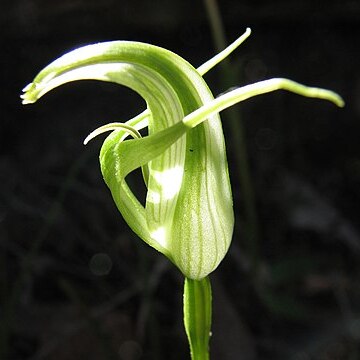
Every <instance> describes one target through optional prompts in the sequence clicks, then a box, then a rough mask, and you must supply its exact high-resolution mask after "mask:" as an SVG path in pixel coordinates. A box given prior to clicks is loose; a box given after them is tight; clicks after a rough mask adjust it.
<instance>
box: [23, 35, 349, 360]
mask: <svg viewBox="0 0 360 360" xmlns="http://www.w3.org/2000/svg"><path fill="white" fill-rule="evenodd" d="M249 35H250V29H247V30H246V32H245V33H244V34H243V35H242V36H241V37H239V38H238V39H237V40H236V41H235V42H234V43H233V44H231V45H230V46H229V47H227V48H226V49H225V50H223V51H222V52H221V53H219V54H218V55H216V56H215V57H213V58H212V59H210V60H209V61H207V62H206V63H204V64H203V65H202V66H200V67H199V68H197V69H195V68H194V67H193V66H192V65H190V64H189V63H188V62H187V61H186V60H184V59H183V58H181V57H180V56H178V55H176V54H174V53H173V52H171V51H168V50H165V49H163V48H160V47H157V46H153V45H149V44H144V43H139V42H129V41H112V42H105V43H99V44H94V45H89V46H85V47H82V48H79V49H77V50H74V51H71V52H69V53H67V54H65V55H63V56H62V57H60V58H59V59H57V60H55V61H54V62H52V63H51V64H49V65H48V66H47V67H45V68H44V69H43V70H42V71H41V72H40V73H39V74H38V75H37V76H36V77H35V79H34V81H33V82H32V83H31V84H29V85H28V86H26V87H25V89H24V94H23V95H22V99H23V103H24V104H29V103H33V102H35V101H37V100H38V99H39V98H40V97H42V96H43V95H44V94H46V93H47V92H48V91H50V90H52V89H54V88H56V87H58V86H60V85H62V84H65V83H68V82H71V81H76V80H85V79H95V80H101V81H109V82H114V83H118V84H120V85H124V86H127V87H129V88H131V89H133V90H134V91H135V92H137V93H138V94H139V95H140V96H141V97H142V98H143V99H144V100H145V101H146V104H147V109H146V110H144V111H143V112H141V113H140V114H139V115H137V116H135V117H134V118H132V119H130V120H128V121H126V122H121V123H110V124H107V125H104V126H101V127H100V128H98V129H96V130H95V131H93V132H92V133H91V134H90V135H89V136H88V137H87V138H86V139H85V143H87V142H88V141H89V140H91V139H92V138H94V137H95V136H97V135H99V134H102V133H104V132H106V131H111V134H110V135H109V136H108V137H107V138H106V139H105V141H104V143H103V145H102V148H101V151H100V165H101V171H102V174H103V177H104V180H105V182H106V184H107V186H108V187H109V189H110V191H111V194H112V197H113V199H114V201H115V203H116V205H117V207H118V209H119V211H120V213H121V214H122V216H123V218H124V219H125V221H126V222H127V223H128V225H129V226H130V228H131V229H132V230H133V231H134V232H135V233H136V234H137V235H138V236H139V237H140V238H141V239H142V240H144V241H145V242H146V243H147V244H149V245H150V246H152V247H153V248H155V249H156V250H158V251H159V252H161V253H162V254H164V255H165V256H166V257H167V258H168V259H169V260H170V261H171V262H172V263H174V264H175V265H176V266H177V267H178V268H179V269H180V271H181V272H182V273H183V275H184V276H185V287H184V324H185V330H186V333H187V336H188V339H189V343H190V350H191V356H192V359H193V360H195V359H196V360H202V359H204V360H205V359H209V352H208V343H209V336H210V326H211V287H210V281H209V277H208V275H209V274H210V273H211V272H213V271H214V270H215V269H216V268H217V266H218V265H219V264H220V262H221V261H222V260H223V258H224V256H225V255H226V253H227V251H228V249H229V246H230V243H231V238H232V234H233V227H234V213H233V202H232V195H231V187H230V181H229V174H228V166H227V160H226V151H225V142H224V135H223V131H222V126H221V121H220V117H219V112H220V111H222V110H224V109H226V108H228V107H230V106H232V105H234V104H236V103H239V102H241V101H243V100H246V99H248V98H250V97H253V96H256V95H260V94H264V93H267V92H271V91H274V90H278V89H284V90H288V91H291V92H294V93H297V94H300V95H303V96H307V97H314V98H321V99H326V100H329V101H332V102H333V103H335V104H336V105H338V106H343V105H344V103H343V100H342V99H341V97H340V96H339V95H337V94H336V93H334V92H332V91H329V90H324V89H319V88H313V87H307V86H304V85H301V84H298V83H296V82H294V81H291V80H288V79H282V78H276V79H270V80H265V81H260V82H257V83H254V84H251V85H246V86H243V87H239V88H237V89H235V90H231V91H229V92H226V93H224V94H223V95H220V96H219V97H217V98H214V97H213V95H212V93H211V91H210V90H209V88H208V86H207V84H206V82H205V80H204V79H203V75H204V74H205V73H206V72H207V71H209V70H210V69H211V68H212V67H214V66H215V65H216V64H218V63H219V62H220V61H221V60H223V59H224V58H225V57H227V56H228V55H229V54H230V53H231V52H232V51H233V50H234V49H236V48H237V47H238V46H239V45H240V44H241V43H242V42H243V41H244V40H245V39H246V38H247V37H248V36H249ZM144 128H147V129H148V135H147V136H144V137H142V136H141V134H140V132H139V131H140V130H141V129H144ZM128 136H131V137H132V139H127V137H128ZM125 140H126V141H125ZM140 167H141V169H142V172H143V178H144V182H145V185H146V187H147V195H146V202H145V206H144V205H142V204H141V202H140V201H139V200H138V199H137V197H136V196H135V195H134V193H133V192H132V190H131V189H130V187H129V186H128V184H127V182H126V176H127V175H128V174H129V173H131V172H132V171H134V170H135V169H137V168H140Z"/></svg>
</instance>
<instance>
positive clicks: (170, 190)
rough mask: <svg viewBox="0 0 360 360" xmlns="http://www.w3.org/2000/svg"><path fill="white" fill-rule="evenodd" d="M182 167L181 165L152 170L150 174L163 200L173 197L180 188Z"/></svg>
mask: <svg viewBox="0 0 360 360" xmlns="http://www.w3.org/2000/svg"><path fill="white" fill-rule="evenodd" d="M183 173H184V169H183V167H181V166H175V167H173V168H169V169H164V170H162V171H153V172H152V175H153V177H154V178H155V180H156V182H157V183H158V185H159V186H160V188H161V191H162V194H161V198H162V199H164V200H170V199H173V198H174V197H175V196H176V195H177V194H178V193H179V190H180V187H181V183H182V178H183ZM153 195H155V194H153Z"/></svg>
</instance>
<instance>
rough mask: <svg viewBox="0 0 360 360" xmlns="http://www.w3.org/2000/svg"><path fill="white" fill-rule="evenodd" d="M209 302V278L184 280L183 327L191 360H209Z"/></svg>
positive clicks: (210, 298)
mask: <svg viewBox="0 0 360 360" xmlns="http://www.w3.org/2000/svg"><path fill="white" fill-rule="evenodd" d="M211 300H212V297H211V284H210V279H209V277H206V278H204V279H202V280H193V279H189V278H185V286H184V325H185V331H186V335H187V337H188V341H189V345H190V352H191V359H192V360H209V359H210V356H209V339H210V329H211Z"/></svg>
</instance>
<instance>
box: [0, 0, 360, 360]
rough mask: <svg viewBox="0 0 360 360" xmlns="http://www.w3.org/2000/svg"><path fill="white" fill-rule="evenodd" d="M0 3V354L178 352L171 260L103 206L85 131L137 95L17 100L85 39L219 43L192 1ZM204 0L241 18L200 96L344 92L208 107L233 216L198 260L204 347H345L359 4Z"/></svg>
mask: <svg viewBox="0 0 360 360" xmlns="http://www.w3.org/2000/svg"><path fill="white" fill-rule="evenodd" d="M0 4H1V11H0V26H1V27H0V29H1V33H0V49H1V50H0V51H1V56H0V61H1V68H0V73H1V80H2V88H1V110H0V111H1V120H0V359H4V360H22V359H24V360H28V359H29V360H30V359H31V360H40V359H49V360H72V359H77V360H81V359H87V360H97V359H103V360H105V359H111V360H113V359H125V360H133V359H151V360H153V359H157V360H160V359H174V360H175V359H187V358H189V355H188V347H187V342H186V339H185V336H184V331H183V325H182V286H183V279H182V277H181V275H180V274H179V273H178V271H177V270H176V269H174V268H173V267H172V266H170V265H169V264H168V262H167V261H166V260H165V259H164V258H163V257H162V256H161V255H159V254H157V253H155V251H153V250H152V249H150V248H149V247H147V246H145V245H144V244H143V243H142V242H141V240H139V239H138V238H136V236H135V235H134V234H133V233H132V232H130V231H129V229H128V227H127V225H126V224H125V223H124V221H123V220H122V218H121V216H120V214H119V213H118V212H117V210H116V208H115V206H114V204H113V202H112V199H111V196H110V194H109V191H108V189H107V188H106V186H105V184H104V183H103V181H102V178H101V174H100V170H99V166H98V152H99V148H100V146H101V142H102V139H96V140H94V141H93V142H92V143H90V144H89V145H88V146H87V147H84V146H83V145H82V140H83V139H84V137H85V136H86V135H87V134H88V133H89V132H90V131H91V130H93V129H95V128H96V127H98V126H99V125H102V124H105V123H107V122H112V121H122V120H127V119H129V118H130V117H132V116H134V115H135V114H137V113H139V112H140V111H142V110H143V109H144V103H143V101H142V100H141V99H139V97H138V96H137V95H136V94H134V93H132V92H131V91H129V90H127V89H125V88H122V87H119V86H115V85H113V84H105V83H96V82H91V81H87V82H79V83H73V84H70V85H66V86H63V87H61V88H59V89H57V90H56V91H53V92H51V93H50V94H49V95H47V96H46V97H44V98H43V99H41V100H40V101H39V102H38V103H36V104H34V105H31V106H22V105H21V102H20V99H19V95H20V93H21V89H22V88H23V87H24V86H25V85H26V84H27V83H29V82H30V81H31V80H32V79H33V77H34V76H35V75H36V73H37V72H38V71H40V70H41V69H42V68H43V67H44V66H45V65H47V64H48V63H49V62H50V61H52V60H53V59H55V58H56V57H58V56H59V55H61V54H63V53H64V52H66V51H69V50H71V49H74V48H77V47H79V46H81V45H85V44H89V43H93V42H98V41H105V40H116V39H126V40H137V41H145V42H149V43H153V44H156V45H159V46H163V47H166V48H168V49H170V50H173V51H175V52H176V53H178V54H179V55H181V56H183V57H184V58H186V59H187V60H188V61H190V62H191V63H192V64H193V65H194V66H199V65H201V64H202V63H203V62H204V61H205V60H207V59H209V58H210V57H211V56H213V55H214V54H215V53H216V46H217V45H216V42H215V41H214V39H213V36H212V31H211V21H210V18H209V16H208V12H207V8H206V4H205V2H203V1H200V0H197V1H189V0H171V1H166V0H153V1H114V0H103V1H97V0H87V1H84V0H63V1H58V2H56V1H49V0H47V1H46V0H13V1H5V0H1V2H0ZM219 9H220V13H221V17H222V21H223V23H224V28H225V31H226V37H227V40H228V41H232V40H234V39H235V38H236V37H238V36H239V35H240V34H242V33H243V32H244V30H245V28H246V27H247V26H249V27H251V28H252V31H253V33H252V35H251V37H250V38H249V39H248V40H247V41H246V43H244V44H243V45H242V46H241V47H240V49H238V50H237V51H236V52H235V53H234V54H233V55H232V56H231V57H230V63H228V64H227V67H217V68H215V69H214V70H213V71H212V72H211V73H210V74H209V75H206V79H207V80H208V82H209V85H210V87H211V88H212V90H213V92H214V94H215V95H216V94H220V93H221V92H224V91H226V90H227V89H228V88H230V87H232V86H237V85H243V84H248V83H251V82H254V81H258V80H262V79H266V78H271V77H280V76H281V77H288V78H291V79H294V80H296V81H299V82H303V83H305V84H308V85H316V86H321V87H325V88H330V89H333V90H335V91H337V92H338V93H340V94H341V95H342V96H343V97H344V98H345V101H346V107H345V108H344V109H338V108H336V107H335V106H334V105H333V104H330V103H327V102H324V101H319V100H314V99H305V98H301V97H299V96H296V95H292V94H288V93H284V92H277V93H273V94H269V95H265V96H262V97H257V98H254V99H251V100H248V101H246V102H245V103H243V104H241V105H238V106H237V107H236V109H235V110H233V111H225V112H224V113H223V114H222V118H223V124H224V132H225V138H226V142H227V147H228V159H229V167H230V174H231V180H232V186H233V192H234V205H235V212H236V228H235V233H234V239H233V243H232V246H231V250H230V252H229V254H228V256H227V257H226V258H225V260H224V261H223V263H222V264H221V266H220V267H219V268H218V270H217V271H216V272H215V273H214V274H213V275H212V280H213V292H214V294H213V297H214V320H213V322H214V325H213V337H212V341H211V350H212V359H214V360H217V359H221V360H232V359H240V360H255V359H259V360H264V359H267V360H272V359H285V360H287V359H289V360H290V359H292V360H295V359H296V360H310V359H311V360H312V359H321V360H335V359H336V360H342V359H349V360H350V359H352V360H355V359H360V302H359V300H360V283H359V275H360V263H359V259H360V223H359V214H360V143H359V140H358V138H359V134H360V121H359V113H360V105H359V101H358V99H359V95H360V70H359V64H358V61H359V46H358V45H359V41H358V37H357V35H356V34H357V33H358V30H359V21H360V3H359V1H357V0H344V1H342V2H339V1H322V0H321V1H320V0H319V1H313V0H312V1H310V0H303V1H295V0H287V1H275V2H267V1H265V0H261V1H257V2H254V1H250V0H243V1H235V0H232V1H231V0H221V2H220V1H219ZM229 74H230V75H229ZM241 124H242V125H241ZM241 134H242V135H241ZM244 150H246V151H247V154H246V153H245V152H244ZM246 174H249V176H247V175H246ZM249 179H250V180H249ZM133 183H134V185H135V186H137V182H136V180H134V179H133ZM244 184H245V185H244Z"/></svg>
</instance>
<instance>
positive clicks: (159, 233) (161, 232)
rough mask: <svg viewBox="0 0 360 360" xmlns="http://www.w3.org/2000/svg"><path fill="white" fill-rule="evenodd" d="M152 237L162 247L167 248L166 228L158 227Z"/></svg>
mask: <svg viewBox="0 0 360 360" xmlns="http://www.w3.org/2000/svg"><path fill="white" fill-rule="evenodd" d="M151 237H152V238H153V239H154V240H155V241H156V242H157V243H159V244H160V245H161V246H162V247H164V248H167V241H166V231H165V227H164V226H160V227H158V228H157V229H156V230H154V231H153V232H152V233H151Z"/></svg>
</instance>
